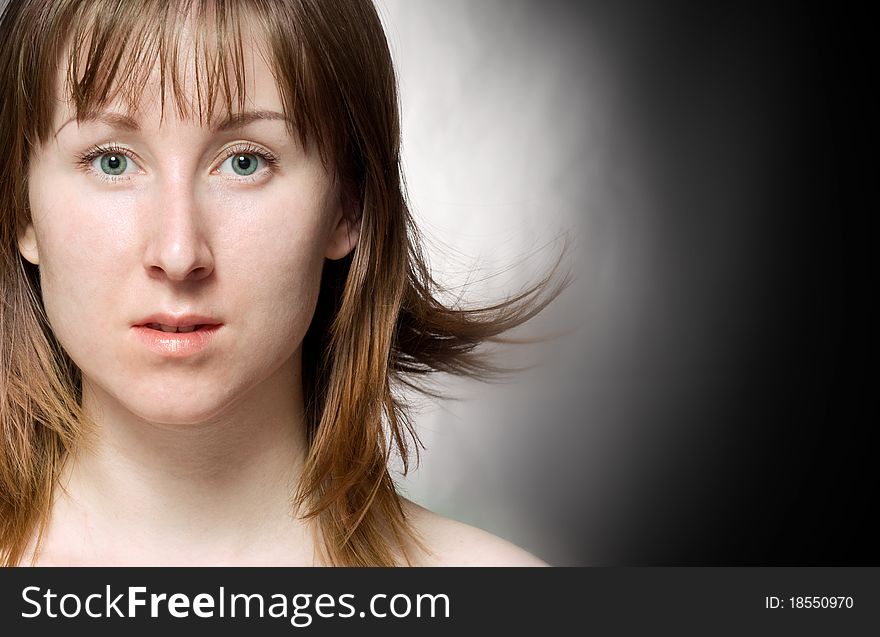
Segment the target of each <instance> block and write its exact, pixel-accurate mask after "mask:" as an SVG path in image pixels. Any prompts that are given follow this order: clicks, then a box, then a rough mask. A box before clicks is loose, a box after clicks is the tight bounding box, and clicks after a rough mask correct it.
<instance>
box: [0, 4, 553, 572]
mask: <svg viewBox="0 0 880 637" xmlns="http://www.w3.org/2000/svg"><path fill="white" fill-rule="evenodd" d="M185 17H189V18H191V19H192V20H194V25H195V28H193V29H192V32H193V36H192V37H194V38H196V40H195V42H196V49H195V50H196V54H197V55H196V57H197V63H198V64H200V67H199V72H198V73H197V79H198V80H199V81H198V83H197V88H198V91H197V95H198V104H197V105H196V106H197V109H198V117H199V121H204V120H205V119H207V120H211V118H212V117H213V116H214V113H213V112H212V111H213V106H214V103H215V99H219V100H220V101H221V102H220V103H221V104H225V107H226V111H227V113H230V112H233V111H234V102H236V100H237V105H238V108H239V109H241V108H243V104H244V98H245V95H244V91H243V88H242V87H243V81H244V77H243V73H244V69H243V63H242V54H241V52H242V41H243V38H244V37H245V35H244V33H243V29H244V28H245V27H246V26H247V25H249V24H254V25H256V26H257V27H258V31H259V32H260V34H261V35H262V36H264V38H265V43H266V51H265V52H264V54H265V55H267V60H270V61H271V64H270V66H271V67H272V68H273V69H275V73H276V81H277V84H278V89H279V92H280V94H281V96H282V100H283V105H284V110H285V115H287V117H288V119H289V120H290V121H292V122H293V123H294V124H295V131H296V133H297V134H298V135H299V136H300V139H301V141H302V143H303V144H316V145H317V148H318V150H319V151H320V154H321V157H322V159H323V160H324V161H325V162H328V165H330V166H333V168H334V169H335V173H336V174H337V176H338V178H339V179H340V180H341V181H342V183H343V184H345V185H346V186H347V191H348V193H349V194H348V196H350V197H351V198H352V201H354V202H357V203H358V204H359V205H357V206H352V207H353V208H356V209H357V210H358V211H359V214H360V219H359V220H357V219H353V220H352V221H353V222H358V221H359V222H360V224H361V231H360V240H359V242H358V245H357V247H356V248H355V250H354V251H353V252H352V253H351V254H350V255H348V256H347V257H345V258H343V259H341V260H339V261H329V260H328V261H325V267H324V271H323V274H322V278H321V290H320V295H319V299H318V304H317V308H316V311H315V315H314V318H313V320H312V323H311V325H310V327H309V330H308V333H307V334H306V337H305V339H304V342H303V357H302V365H303V369H302V375H303V394H304V399H305V405H306V422H307V440H308V443H309V449H308V456H307V460H306V466H305V470H304V473H303V478H302V480H301V483H300V486H299V490H298V493H297V494H296V498H297V504H298V505H305V507H306V508H305V511H307V516H308V517H310V518H313V519H314V520H315V521H316V523H317V528H318V529H319V530H320V539H321V544H322V550H323V551H324V553H325V555H324V557H325V559H326V560H327V561H328V562H329V563H331V564H336V565H352V566H360V565H393V564H397V563H399V559H398V557H397V556H398V555H402V556H403V559H404V560H406V562H407V563H410V557H409V556H408V554H407V551H406V548H405V546H406V542H407V540H408V539H411V540H415V541H416V543H418V539H417V537H416V536H415V534H414V533H413V529H412V528H411V526H410V524H409V523H408V520H407V519H406V516H405V514H404V510H403V508H402V506H401V502H400V498H399V496H398V494H397V491H396V488H395V485H394V482H393V479H392V477H391V475H390V473H389V469H388V461H389V459H390V458H391V454H392V453H395V452H397V453H399V454H400V456H401V458H402V459H403V468H404V472H406V470H407V469H408V468H409V462H408V460H409V457H410V455H411V453H412V451H413V450H414V451H415V457H416V461H417V460H418V447H419V445H420V442H419V440H418V436H417V435H416V432H415V430H414V429H413V426H412V422H411V418H410V416H409V414H408V412H407V408H406V405H405V404H404V403H403V402H402V401H401V399H400V398H399V397H398V396H395V390H396V388H399V387H401V386H408V387H412V388H415V389H417V390H419V391H422V392H424V393H427V394H431V395H434V394H433V393H432V392H431V390H429V389H428V388H427V385H426V384H425V383H423V382H421V381H422V380H423V379H425V378H427V375H429V374H430V373H431V372H435V371H442V372H447V373H452V374H460V375H471V376H477V377H481V378H489V377H492V376H494V374H495V373H498V372H502V371H504V370H501V369H499V368H498V367H496V366H495V365H493V364H492V363H490V362H489V360H488V357H487V356H486V355H485V353H483V352H480V351H478V350H477V346H478V345H479V344H480V343H481V342H483V341H485V340H487V339H493V338H494V337H496V336H497V335H499V334H501V333H502V332H505V331H507V330H509V329H510V328H512V327H515V326H517V325H519V324H521V323H523V322H524V321H526V320H528V319H529V318H531V317H532V316H534V315H535V314H536V313H537V312H539V311H540V310H541V309H542V308H543V307H544V306H545V305H546V304H547V303H548V302H549V301H550V300H552V299H553V298H555V296H557V295H558V293H559V292H560V291H561V290H562V289H563V288H564V287H565V286H566V285H567V284H568V283H569V281H570V278H569V277H566V279H565V280H564V281H562V282H561V283H560V284H559V285H556V286H554V287H553V289H551V290H550V291H549V294H548V295H547V297H546V298H544V299H543V300H541V299H540V298H539V297H540V293H541V292H542V291H547V290H548V289H549V288H550V285H549V284H550V281H551V280H552V276H553V274H554V273H555V272H556V269H557V268H553V269H552V271H551V272H550V273H549V274H548V275H547V276H546V277H545V278H543V279H542V280H541V281H539V282H538V283H537V284H536V285H534V286H532V287H530V288H529V289H527V290H525V291H523V292H522V293H520V294H517V295H515V296H513V297H511V298H508V299H506V300H504V301H503V302H501V303H498V304H495V305H492V306H490V307H484V308H471V309H464V308H462V307H447V306H445V305H444V304H443V303H441V302H440V301H439V300H438V295H439V294H440V293H441V292H442V291H443V289H442V288H441V287H440V286H439V285H438V284H437V283H436V282H435V281H434V280H433V278H432V276H431V273H430V270H429V267H428V265H427V262H426V259H425V257H424V254H423V252H422V249H421V247H420V243H421V240H420V238H419V234H418V231H417V229H416V227H415V226H414V224H413V220H412V217H411V216H410V213H409V210H408V209H407V206H406V202H405V199H404V195H403V188H402V182H401V173H400V164H399V160H400V154H399V150H400V145H399V143H400V139H399V138H400V131H399V115H398V106H397V92H396V91H397V89H396V83H395V78H394V70H393V66H392V62H391V57H390V53H389V49H388V45H387V42H386V40H385V34H384V31H383V29H382V25H381V22H380V20H379V17H378V16H377V14H376V11H375V8H374V7H373V5H372V3H371V2H370V0H357V1H356V0H334V1H331V0H254V1H250V2H244V1H241V0H238V1H236V0H180V1H179V2H174V1H170V0H138V1H137V2H135V1H125V0H90V1H88V2H86V1H85V0H18V1H15V2H10V3H9V4H8V6H7V7H6V9H5V11H4V13H3V16H2V19H0V87H2V88H0V91H2V93H0V95H2V97H0V148H3V149H4V152H5V153H6V154H7V157H6V160H5V161H3V162H0V436H2V440H0V563H3V564H5V565H15V564H17V563H19V561H20V560H21V559H22V558H23V557H24V552H25V550H26V549H27V546H28V544H29V542H30V539H31V538H32V536H33V535H34V533H35V532H36V534H37V537H38V538H39V537H41V535H42V533H43V530H44V529H45V525H46V523H47V520H48V518H49V515H50V509H51V501H52V500H51V498H52V490H53V486H54V484H55V482H56V480H57V478H58V475H59V471H60V469H61V466H62V464H63V462H64V459H65V457H66V455H67V454H68V452H69V451H70V450H71V449H72V448H73V447H74V446H75V445H76V444H77V441H78V440H80V439H81V436H82V433H83V432H84V431H85V428H86V427H88V424H89V423H88V420H87V418H86V417H85V415H84V413H83V412H82V410H81V392H82V387H81V377H80V372H79V370H78V369H77V367H76V365H75V364H74V363H73V362H72V361H71V360H70V358H69V357H68V356H67V354H66V352H64V350H63V349H62V348H61V346H60V345H59V344H58V342H57V340H56V339H55V338H54V336H53V333H52V330H51V328H50V326H49V323H48V321H47V319H46V315H45V311H44V308H43V305H42V300H41V292H40V283H39V274H38V270H37V269H36V267H35V266H32V265H31V264H30V263H28V262H27V261H25V260H24V259H23V258H22V257H21V255H20V254H19V252H18V250H17V237H18V233H19V231H20V230H21V229H22V228H23V227H24V226H25V225H26V224H27V222H28V219H29V214H30V213H29V206H28V196H27V195H28V189H27V175H28V159H29V156H30V153H31V150H32V149H33V148H35V147H36V146H37V145H39V144H42V143H44V142H45V141H46V140H47V138H48V136H49V134H50V126H51V123H52V118H53V116H54V112H53V104H54V103H55V99H56V98H57V96H56V93H57V90H58V87H56V86H55V85H54V83H55V78H56V69H58V68H59V66H58V65H59V64H60V63H64V62H66V64H67V67H66V68H67V75H66V86H65V87H63V88H65V89H66V90H67V91H68V95H69V98H70V99H71V101H72V103H73V105H74V107H75V109H76V113H77V117H79V118H82V117H84V116H86V115H87V114H89V113H90V112H94V111H96V110H100V109H101V108H102V107H103V106H104V105H105V104H106V103H107V102H108V101H109V100H110V99H111V98H114V97H116V96H121V97H122V98H123V99H126V100H127V101H128V104H129V105H130V106H134V105H135V104H137V102H138V99H139V97H140V92H141V91H142V89H143V87H144V84H145V82H146V79H147V74H148V73H149V71H150V69H152V68H153V67H154V64H155V63H156V62H158V64H159V68H160V70H161V76H162V83H163V84H162V101H163V108H164V103H165V99H166V95H165V93H166V90H165V83H166V82H169V81H170V86H171V89H172V97H173V100H174V103H175V104H176V106H177V108H178V110H179V112H180V113H181V114H182V115H188V116H189V115H191V109H192V106H193V105H191V104H190V105H188V104H186V102H185V100H184V99H183V97H182V95H183V93H182V90H181V84H180V81H179V72H180V68H179V61H178V58H177V51H178V45H179V42H180V38H181V34H182V32H183V29H182V26H183V23H184V18H185ZM131 51H134V52H135V53H134V54H129V53H130V52H131ZM65 56H66V59H65ZM61 68H65V67H61ZM203 105H205V106H206V108H204V109H203ZM557 266H558V262H557ZM498 340H501V339H498ZM411 443H412V444H411ZM398 549H399V550H400V553H398Z"/></svg>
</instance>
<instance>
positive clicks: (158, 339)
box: [132, 325, 221, 358]
mask: <svg viewBox="0 0 880 637" xmlns="http://www.w3.org/2000/svg"><path fill="white" fill-rule="evenodd" d="M220 327H221V326H220V325H210V326H206V327H200V328H199V329H197V330H194V331H192V332H163V331H162V330H154V329H153V328H151V327H146V326H143V325H136V326H134V327H133V328H132V329H133V330H134V333H135V334H136V335H137V337H138V339H140V341H141V342H142V343H143V344H144V345H146V346H147V348H148V349H150V350H152V351H153V352H156V353H157V354H162V355H163V356H168V357H172V358H185V357H187V356H192V355H193V354H198V353H199V352H201V351H202V350H204V349H205V348H207V347H208V345H210V343H211V341H213V340H214V335H215V334H216V333H217V332H218V331H219V330H220Z"/></svg>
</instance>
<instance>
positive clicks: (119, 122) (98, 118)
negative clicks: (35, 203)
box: [55, 111, 289, 137]
mask: <svg viewBox="0 0 880 637" xmlns="http://www.w3.org/2000/svg"><path fill="white" fill-rule="evenodd" d="M75 119H76V116H74V117H71V118H70V119H69V120H67V121H66V122H64V123H63V124H62V125H61V127H60V128H59V129H58V130H57V131H55V136H56V137H57V136H58V133H60V132H61V129H62V128H64V127H65V126H67V125H68V124H69V123H70V122H72V121H74V120H75ZM276 120H281V121H289V120H288V118H287V117H286V116H285V115H284V114H283V113H279V112H277V111H245V112H243V113H232V114H230V115H229V116H227V117H226V118H224V119H223V120H221V121H220V122H219V123H218V124H217V125H216V126H214V127H213V129H212V130H213V131H214V132H215V133H219V132H225V131H229V130H236V129H239V128H244V127H245V126H248V125H249V124H252V123H254V122H258V121H276ZM81 121H83V122H100V123H104V124H107V125H108V126H112V127H113V128H120V129H122V130H126V131H131V132H138V131H140V130H141V127H140V124H138V122H137V120H135V119H133V118H132V117H129V116H128V115H123V114H122V113H108V112H101V113H94V114H90V115H87V116H86V117H84V118H82V120H81Z"/></svg>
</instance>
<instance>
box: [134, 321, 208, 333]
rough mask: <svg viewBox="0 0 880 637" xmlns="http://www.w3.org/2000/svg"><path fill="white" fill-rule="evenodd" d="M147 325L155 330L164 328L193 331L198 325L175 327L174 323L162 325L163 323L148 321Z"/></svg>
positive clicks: (164, 330) (171, 330)
mask: <svg viewBox="0 0 880 637" xmlns="http://www.w3.org/2000/svg"><path fill="white" fill-rule="evenodd" d="M147 327H150V328H152V329H154V330H162V331H163V332H192V331H195V329H196V327H198V326H197V325H190V326H188V327H174V326H173V325H162V324H161V323H147Z"/></svg>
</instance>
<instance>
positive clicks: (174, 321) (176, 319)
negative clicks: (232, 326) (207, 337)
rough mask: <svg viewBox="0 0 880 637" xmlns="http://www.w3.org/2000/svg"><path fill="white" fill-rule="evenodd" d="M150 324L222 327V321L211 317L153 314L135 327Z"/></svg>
mask: <svg viewBox="0 0 880 637" xmlns="http://www.w3.org/2000/svg"><path fill="white" fill-rule="evenodd" d="M150 323H159V324H160V325H166V326H168V327H190V326H191V325H220V324H221V323H220V321H218V320H217V319H214V318H211V317H210V316H203V315H201V314H179V315H177V316H175V315H173V314H166V313H160V314H151V315H150V316H147V317H146V318H142V319H141V320H140V321H138V322H137V323H135V325H134V326H135V327H141V326H144V325H148V324H150Z"/></svg>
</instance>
